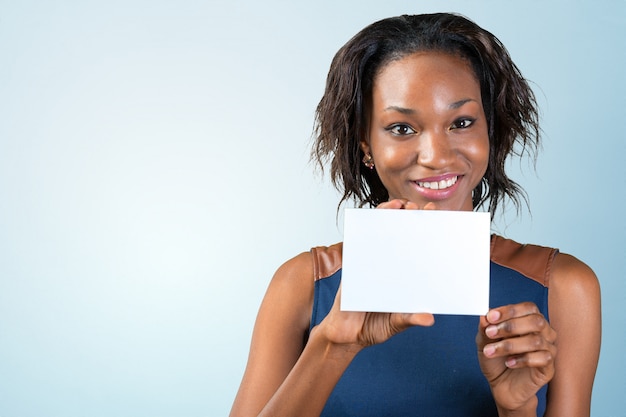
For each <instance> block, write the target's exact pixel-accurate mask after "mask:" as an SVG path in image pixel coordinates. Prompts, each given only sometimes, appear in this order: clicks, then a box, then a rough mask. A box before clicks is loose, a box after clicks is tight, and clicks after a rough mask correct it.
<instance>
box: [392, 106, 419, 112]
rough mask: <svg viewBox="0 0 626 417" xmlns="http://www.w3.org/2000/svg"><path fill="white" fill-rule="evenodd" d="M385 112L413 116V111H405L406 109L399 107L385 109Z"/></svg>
mask: <svg viewBox="0 0 626 417" xmlns="http://www.w3.org/2000/svg"><path fill="white" fill-rule="evenodd" d="M385 111H397V112H398V113H402V114H415V110H413V109H407V108H406V107H400V106H389V107H387V108H385Z"/></svg>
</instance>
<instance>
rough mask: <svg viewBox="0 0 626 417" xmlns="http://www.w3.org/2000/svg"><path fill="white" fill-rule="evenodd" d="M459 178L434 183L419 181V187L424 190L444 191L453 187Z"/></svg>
mask: <svg viewBox="0 0 626 417" xmlns="http://www.w3.org/2000/svg"><path fill="white" fill-rule="evenodd" d="M458 178H459V177H452V178H448V179H447V180H441V181H433V182H422V181H417V185H419V186H420V187H423V188H430V189H431V190H443V189H445V188H448V187H452V186H453V185H454V184H455V183H456V181H457V180H458Z"/></svg>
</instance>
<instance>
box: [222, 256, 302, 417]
mask: <svg viewBox="0 0 626 417" xmlns="http://www.w3.org/2000/svg"><path fill="white" fill-rule="evenodd" d="M312 262H313V261H312V258H311V254H310V253H302V254H300V255H298V256H296V257H295V258H293V259H291V260H289V261H287V262H286V263H285V264H283V265H282V266H281V267H280V268H279V269H278V270H277V271H276V273H275V274H274V277H273V278H272V281H271V282H270V285H269V287H268V289H267V292H266V294H265V297H264V298H263V302H262V303H261V307H260V309H259V312H258V315H257V319H256V322H255V325H254V331H253V333H252V341H251V343H250V354H249V356H248V364H247V366H246V370H245V372H244V375H243V379H242V382H241V385H240V387H239V391H238V392H237V396H236V397H235V401H234V404H233V407H232V410H231V413H230V415H231V417H235V416H245V417H249V416H256V415H257V414H259V412H260V411H261V410H262V409H263V407H264V406H265V404H267V402H268V401H269V399H270V398H271V397H272V396H273V395H274V393H275V392H276V391H277V390H278V387H279V386H280V385H281V384H282V383H283V381H284V380H285V378H286V377H287V375H288V374H289V372H290V371H291V369H292V368H293V366H294V365H295V363H296V361H297V360H298V358H299V357H300V354H301V353H302V351H303V349H304V346H305V342H306V341H305V338H306V334H307V332H308V327H309V323H310V314H311V310H312V305H313V285H314V281H313V269H312Z"/></svg>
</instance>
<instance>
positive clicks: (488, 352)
mask: <svg viewBox="0 0 626 417" xmlns="http://www.w3.org/2000/svg"><path fill="white" fill-rule="evenodd" d="M483 353H484V354H485V356H493V354H494V353H496V347H495V346H494V345H487V346H485V347H484V348H483Z"/></svg>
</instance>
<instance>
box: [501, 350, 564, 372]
mask: <svg viewBox="0 0 626 417" xmlns="http://www.w3.org/2000/svg"><path fill="white" fill-rule="evenodd" d="M554 357H555V355H554V353H552V352H550V351H547V350H541V351H539V352H528V353H526V354H524V355H515V356H510V357H508V358H506V360H505V361H504V364H505V365H506V367H507V368H511V369H517V368H546V369H549V368H550V367H552V366H553V365H554Z"/></svg>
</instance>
